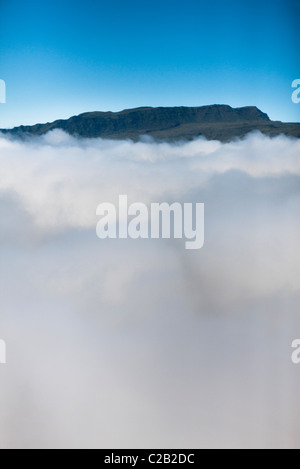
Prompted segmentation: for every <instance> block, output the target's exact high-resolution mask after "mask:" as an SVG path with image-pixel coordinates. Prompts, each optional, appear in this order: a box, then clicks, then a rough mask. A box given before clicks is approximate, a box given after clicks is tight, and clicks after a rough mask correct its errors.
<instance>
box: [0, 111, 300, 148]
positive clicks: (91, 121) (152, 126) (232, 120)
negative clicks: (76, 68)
mask: <svg viewBox="0 0 300 469" xmlns="http://www.w3.org/2000/svg"><path fill="white" fill-rule="evenodd" d="M54 129H62V130H64V131H65V132H67V133H69V134H71V135H78V136H80V137H86V138H97V137H102V138H109V139H127V138H129V139H133V140H137V139H139V138H140V137H141V136H143V135H148V136H151V137H153V138H157V139H160V140H172V141H174V140H180V139H187V140H191V139H193V138H196V137H199V136H203V137H206V138H207V139H209V140H220V141H223V142H224V141H229V140H231V139H232V138H235V137H244V136H245V135H246V134H248V133H249V132H252V131H255V130H257V131H260V132H262V133H263V134H265V135H269V136H276V135H280V134H284V135H288V136H292V137H296V138H300V124H284V123H282V122H273V121H271V120H270V119H269V117H268V116H267V114H265V113H263V112H262V111H260V110H259V109H258V108H256V107H243V108H237V109H234V108H231V107H230V106H225V105H214V106H203V107H173V108H163V107H161V108H147V107H145V108H138V109H130V110H125V111H121V112H116V113H113V112H90V113H85V114H81V115H79V116H74V117H71V118H70V119H68V120H58V121H55V122H53V123H48V124H37V125H34V126H27V127H26V126H21V127H16V128H15V129H12V130H4V131H3V132H5V133H11V134H14V135H19V136H23V135H27V134H30V135H43V134H45V133H46V132H49V131H50V130H54Z"/></svg>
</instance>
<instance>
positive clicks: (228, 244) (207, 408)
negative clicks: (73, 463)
mask: <svg viewBox="0 0 300 469" xmlns="http://www.w3.org/2000/svg"><path fill="white" fill-rule="evenodd" d="M0 168H1V172H0V209H1V211H0V213H1V225H0V253H1V260H2V262H1V264H0V278H1V297H0V308H1V317H0V337H1V338H3V339H5V340H6V342H7V348H8V365H7V366H6V367H1V368H0V379H1V387H0V413H1V419H0V447H1V448H45V447H46V448H48V447H55V448H64V447H68V448H69V447H70V448H78V447H80V448H95V447H106V448H113V447H121V448H122V447H123V448H126V447H157V448H163V447H171V448H179V447H181V448H182V447H183V448H184V447H186V448H190V447H226V448H228V447H297V446H298V445H299V443H298V436H297V435H299V430H300V428H299V423H298V422H299V416H300V415H299V414H300V409H299V404H298V397H297V396H298V395H299V387H300V378H299V370H298V368H297V367H295V366H293V365H292V363H291V359H290V356H291V349H290V345H291V343H292V340H293V339H295V338H298V337H296V336H297V335H298V336H299V335H300V320H299V311H298V305H299V296H300V295H299V293H300V280H299V279H300V267H299V266H300V248H299V234H300V217H299V206H300V142H299V140H294V139H289V138H286V137H277V138H275V139H269V138H267V137H264V136H262V135H261V134H252V135H250V136H248V137H247V138H246V139H244V140H237V141H234V142H231V143H228V144H221V143H219V142H208V141H206V140H202V139H200V140H195V141H193V142H189V143H187V142H181V143H178V144H167V143H157V142H154V141H152V140H149V139H144V140H142V141H140V142H138V143H132V142H130V141H107V140H101V139H96V140H79V139H76V138H73V137H70V136H68V135H66V134H64V133H63V132H61V131H54V132H52V133H49V134H47V135H46V136H43V137H40V138H33V139H28V140H26V141H20V140H14V139H10V138H7V137H4V136H0ZM119 194H127V195H128V199H129V202H130V203H133V202H143V203H146V204H150V203H152V202H162V201H164V202H170V203H172V202H182V203H183V202H204V203H205V205H206V242H205V246H204V248H203V249H202V250H201V251H199V252H189V251H186V250H185V249H184V247H183V244H182V241H179V240H138V241H132V240H106V241H100V240H99V239H98V238H97V237H96V223H97V217H96V207H97V206H98V204H99V203H102V202H112V203H117V201H118V197H119Z"/></svg>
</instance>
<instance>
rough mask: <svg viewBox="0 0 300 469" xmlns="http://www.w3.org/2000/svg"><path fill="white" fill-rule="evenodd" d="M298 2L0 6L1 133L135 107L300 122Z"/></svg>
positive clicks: (4, 2) (2, 2) (0, 0)
mask: <svg viewBox="0 0 300 469" xmlns="http://www.w3.org/2000/svg"><path fill="white" fill-rule="evenodd" d="M299 7H300V1H299V0H260V1H258V0H251V1H245V0H243V1H241V0H222V1H221V0H216V1H212V0H211V1H202V0H185V1H178V0H173V1H172V0H151V1H150V0H143V1H141V0H139V1H133V0H126V1H125V0H110V1H109V2H108V1H105V2H104V1H102V0H98V1H96V0H85V1H84V2H82V1H77V0H51V2H42V1H41V0H29V1H24V0H0V78H2V79H4V80H5V81H6V85H7V104H5V105H4V104H1V105H0V127H9V126H14V125H19V124H33V123H37V122H47V121H52V120H55V119H57V118H67V117H70V116H71V115H74V114H79V113H81V112H86V111H94V110H112V111H117V110H121V109H125V108H132V107H138V106H178V105H179V106H182V105H185V106H201V105H205V104H215V103H216V104H230V105H231V106H244V105H256V106H258V107H259V108H261V109H262V110H263V111H264V112H267V113H268V114H269V115H270V117H271V118H273V119H278V120H283V121H298V122H299V121H300V105H295V104H293V103H292V101H291V93H292V89H291V83H292V81H293V80H294V79H296V78H300V60H299V39H300V32H299V31H300V28H299V25H298V20H299V17H300V8H299Z"/></svg>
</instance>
